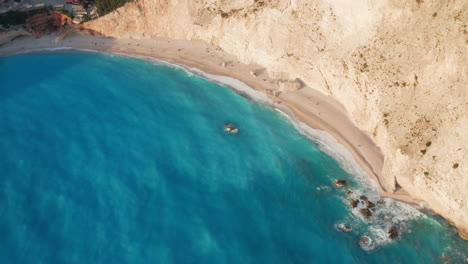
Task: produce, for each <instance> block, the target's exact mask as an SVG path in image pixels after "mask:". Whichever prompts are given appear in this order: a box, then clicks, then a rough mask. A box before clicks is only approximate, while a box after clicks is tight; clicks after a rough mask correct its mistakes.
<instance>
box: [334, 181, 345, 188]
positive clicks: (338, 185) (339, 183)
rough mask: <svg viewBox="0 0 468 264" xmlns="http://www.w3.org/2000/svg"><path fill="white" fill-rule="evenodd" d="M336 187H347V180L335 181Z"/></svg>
mask: <svg viewBox="0 0 468 264" xmlns="http://www.w3.org/2000/svg"><path fill="white" fill-rule="evenodd" d="M335 186H337V187H345V186H346V181H345V180H336V181H335Z"/></svg>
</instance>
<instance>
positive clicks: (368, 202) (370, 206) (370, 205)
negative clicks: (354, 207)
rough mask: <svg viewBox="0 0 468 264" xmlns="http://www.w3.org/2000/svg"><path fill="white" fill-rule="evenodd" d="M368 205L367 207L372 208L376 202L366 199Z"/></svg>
mask: <svg viewBox="0 0 468 264" xmlns="http://www.w3.org/2000/svg"><path fill="white" fill-rule="evenodd" d="M366 206H367V208H372V207H375V204H374V203H373V202H371V201H366Z"/></svg>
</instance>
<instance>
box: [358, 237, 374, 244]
mask: <svg viewBox="0 0 468 264" xmlns="http://www.w3.org/2000/svg"><path fill="white" fill-rule="evenodd" d="M371 242H372V240H371V239H370V237H368V236H362V237H361V238H360V239H359V244H361V246H368V245H370V243H371Z"/></svg>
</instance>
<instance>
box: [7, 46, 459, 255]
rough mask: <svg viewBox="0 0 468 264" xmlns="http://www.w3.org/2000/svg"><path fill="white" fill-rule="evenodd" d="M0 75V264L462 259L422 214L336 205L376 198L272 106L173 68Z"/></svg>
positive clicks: (98, 58) (90, 67) (102, 64)
mask: <svg viewBox="0 0 468 264" xmlns="http://www.w3.org/2000/svg"><path fill="white" fill-rule="evenodd" d="M0 80H1V81H0V82H1V86H0V123H1V124H2V125H1V126H0V153H2V154H1V159H0V171H1V173H0V177H1V178H0V233H1V234H2V243H1V244H0V263H23V264H24V263H52V264H53V263H135V264H137V263H150V262H156V263H440V262H451V263H463V261H464V258H466V257H467V256H466V252H467V248H468V246H467V243H466V242H464V241H462V240H461V239H460V238H459V237H458V236H457V235H456V232H455V230H454V229H453V228H452V227H450V226H449V225H448V224H447V223H446V222H445V221H444V220H442V219H440V218H438V217H435V216H432V215H426V214H423V213H420V212H418V211H416V210H414V209H412V208H411V207H408V206H406V205H403V204H400V203H396V202H394V201H392V200H386V202H385V204H377V206H376V209H373V211H372V213H373V217H371V218H365V217H363V216H361V214H360V213H359V209H360V207H359V206H361V207H362V205H359V206H358V207H357V208H356V209H353V210H351V209H350V208H349V205H348V199H358V198H359V197H360V196H361V195H366V196H367V197H368V199H370V200H372V201H373V202H374V203H376V202H377V200H378V199H379V197H378V194H377V193H375V192H374V191H373V190H372V189H371V188H369V187H367V186H366V185H365V184H364V180H363V179H362V178H360V177H359V176H351V174H350V173H348V172H347V171H349V170H348V169H347V170H345V169H343V168H347V166H340V164H339V163H338V162H336V161H335V159H332V158H330V156H328V155H326V154H324V153H323V152H322V151H321V149H322V150H324V149H323V146H321V145H320V144H316V143H313V142H311V141H309V140H308V139H307V138H306V137H305V136H304V135H302V134H301V133H299V132H298V131H297V130H296V129H295V128H294V125H293V124H291V123H290V122H288V121H287V120H286V119H285V118H284V117H282V116H281V115H280V114H278V113H277V112H276V111H274V110H273V109H271V108H268V107H264V106H262V105H261V104H258V103H256V102H254V101H252V100H249V99H246V98H243V97H241V96H239V95H237V94H236V93H234V92H232V91H231V90H229V89H226V88H225V87H223V86H220V85H218V84H214V83H211V82H209V81H206V80H203V79H201V78H199V77H197V76H195V75H192V74H187V72H185V71H183V70H180V69H174V68H170V67H165V66H158V65H154V64H152V63H150V62H147V61H141V60H136V59H130V58H122V57H116V56H108V55H102V54H77V53H65V54H35V55H33V54H29V55H18V56H10V57H2V58H0ZM226 123H232V124H234V125H235V126H236V127H238V128H239V130H240V132H239V133H237V134H228V133H225V132H224V131H223V125H224V124H226ZM330 154H332V153H330ZM343 165H345V164H343ZM351 172H352V171H351ZM337 178H340V179H345V180H347V182H348V186H347V187H345V188H336V187H335V186H333V184H332V183H333V181H334V180H335V179H337ZM348 189H350V190H352V192H353V193H351V194H349V197H347V196H346V191H347V190H348ZM343 224H345V225H348V226H349V227H350V228H351V230H350V231H349V232H341V231H340V230H341V228H340V227H341V226H342V225H343ZM392 225H396V226H397V227H398V231H399V237H398V238H397V239H396V240H391V239H388V234H387V231H388V229H389V228H390V227H391V226H392ZM362 236H367V237H369V239H370V241H371V244H369V245H368V246H363V247H361V246H360V244H359V239H360V238H361V237H362ZM363 248H365V249H367V251H366V250H363Z"/></svg>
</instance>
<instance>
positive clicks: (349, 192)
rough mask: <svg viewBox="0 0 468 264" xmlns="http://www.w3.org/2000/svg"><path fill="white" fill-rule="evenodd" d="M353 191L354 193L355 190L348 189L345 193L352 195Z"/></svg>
mask: <svg viewBox="0 0 468 264" xmlns="http://www.w3.org/2000/svg"><path fill="white" fill-rule="evenodd" d="M352 193H353V191H351V190H348V191H346V193H345V194H346V196H349V195H350V194H352Z"/></svg>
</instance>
